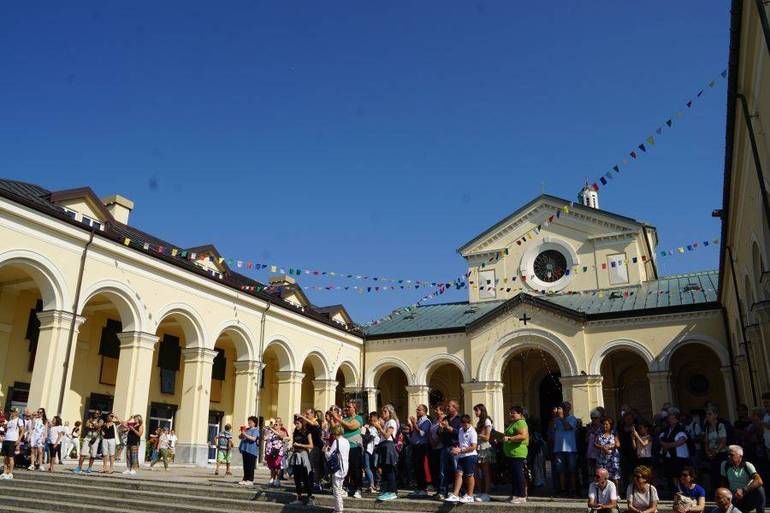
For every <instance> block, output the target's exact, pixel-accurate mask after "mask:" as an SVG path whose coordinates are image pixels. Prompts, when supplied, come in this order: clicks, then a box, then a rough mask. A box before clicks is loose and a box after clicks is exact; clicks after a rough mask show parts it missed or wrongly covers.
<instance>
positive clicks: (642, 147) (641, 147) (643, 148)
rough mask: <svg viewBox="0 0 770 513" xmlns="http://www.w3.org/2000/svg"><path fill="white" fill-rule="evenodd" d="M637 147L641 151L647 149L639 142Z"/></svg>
mask: <svg viewBox="0 0 770 513" xmlns="http://www.w3.org/2000/svg"><path fill="white" fill-rule="evenodd" d="M639 149H640V150H642V151H647V148H646V147H645V146H644V144H640V145H639Z"/></svg>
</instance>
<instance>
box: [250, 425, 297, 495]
mask: <svg viewBox="0 0 770 513" xmlns="http://www.w3.org/2000/svg"><path fill="white" fill-rule="evenodd" d="M288 439H289V433H288V432H287V431H286V428H284V427H283V423H282V422H281V419H280V418H276V419H275V420H273V421H272V422H270V421H269V420H268V422H267V425H266V426H265V463H266V464H267V468H269V469H270V483H269V484H268V486H274V487H279V486H281V478H280V476H281V464H282V463H283V457H284V446H285V443H286V440H288ZM244 481H245V479H244ZM244 481H242V482H244Z"/></svg>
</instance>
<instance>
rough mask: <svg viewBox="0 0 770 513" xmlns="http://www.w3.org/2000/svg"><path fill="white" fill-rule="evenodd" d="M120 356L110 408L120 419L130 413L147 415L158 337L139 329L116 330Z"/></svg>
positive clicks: (143, 416) (125, 417) (123, 418)
mask: <svg viewBox="0 0 770 513" xmlns="http://www.w3.org/2000/svg"><path fill="white" fill-rule="evenodd" d="M118 340H120V359H119V360H118V375H117V379H116V380H115V401H114V404H113V407H112V410H113V411H114V412H115V415H117V416H118V418H119V419H120V420H125V419H127V418H128V417H129V416H131V415H137V414H139V415H141V416H142V418H146V416H147V407H148V402H149V397H150V378H151V376H152V358H153V355H154V351H155V344H156V343H157V342H158V337H157V336H156V335H153V334H151V333H143V332H141V331H128V332H124V333H118Z"/></svg>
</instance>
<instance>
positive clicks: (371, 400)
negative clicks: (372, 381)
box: [364, 387, 380, 413]
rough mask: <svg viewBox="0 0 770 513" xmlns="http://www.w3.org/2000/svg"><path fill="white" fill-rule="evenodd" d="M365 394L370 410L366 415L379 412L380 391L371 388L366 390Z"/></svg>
mask: <svg viewBox="0 0 770 513" xmlns="http://www.w3.org/2000/svg"><path fill="white" fill-rule="evenodd" d="M364 393H366V403H367V404H366V405H367V408H368V410H367V412H366V413H369V412H372V411H378V410H379V408H380V407H379V406H378V404H377V396H378V395H379V394H380V389H379V388H375V387H369V388H365V389H364Z"/></svg>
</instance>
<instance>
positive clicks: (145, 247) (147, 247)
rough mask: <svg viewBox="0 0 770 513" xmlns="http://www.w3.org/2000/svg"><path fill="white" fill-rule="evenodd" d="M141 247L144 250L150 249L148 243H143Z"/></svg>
mask: <svg viewBox="0 0 770 513" xmlns="http://www.w3.org/2000/svg"><path fill="white" fill-rule="evenodd" d="M142 247H143V248H144V249H150V243H149V242H145V243H144V246H142Z"/></svg>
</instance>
